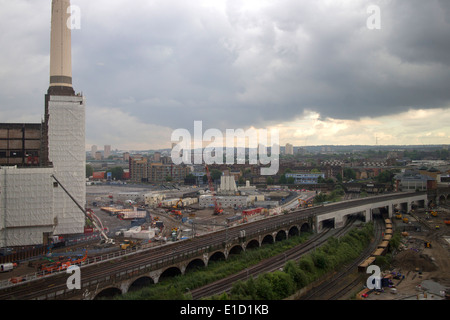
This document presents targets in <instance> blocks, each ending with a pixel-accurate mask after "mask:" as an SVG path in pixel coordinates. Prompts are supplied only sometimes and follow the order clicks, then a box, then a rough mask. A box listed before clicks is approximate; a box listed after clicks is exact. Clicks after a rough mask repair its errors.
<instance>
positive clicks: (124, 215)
mask: <svg viewBox="0 0 450 320" xmlns="http://www.w3.org/2000/svg"><path fill="white" fill-rule="evenodd" d="M118 217H119V219H121V220H132V219H143V218H146V217H147V211H131V212H123V211H122V212H120V213H119V215H118Z"/></svg>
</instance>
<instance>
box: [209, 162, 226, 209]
mask: <svg viewBox="0 0 450 320" xmlns="http://www.w3.org/2000/svg"><path fill="white" fill-rule="evenodd" d="M205 168H206V176H207V177H208V184H209V190H210V191H211V197H212V199H213V201H214V214H215V215H219V214H222V213H223V209H222V208H221V207H220V205H219V204H218V203H217V199H216V192H215V191H214V185H213V183H212V179H211V173H210V172H209V168H208V166H207V165H205Z"/></svg>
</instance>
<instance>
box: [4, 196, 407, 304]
mask: <svg viewBox="0 0 450 320" xmlns="http://www.w3.org/2000/svg"><path fill="white" fill-rule="evenodd" d="M404 196H405V194H392V195H385V196H375V197H370V198H364V199H356V200H350V201H346V202H340V203H336V204H330V205H326V206H321V207H312V208H307V209H302V210H298V211H294V212H290V213H288V214H285V215H279V216H274V217H270V218H266V219H263V220H258V221H254V222H251V223H247V224H243V225H239V226H236V227H231V228H227V229H225V230H220V231H216V232H214V233H210V234H206V235H202V236H199V237H196V238H193V239H189V240H185V241H180V242H177V243H174V244H170V245H164V246H161V247H156V248H148V249H145V250H141V251H138V252H135V253H132V254H129V255H127V256H122V257H119V258H115V259H113V260H107V261H102V262H99V263H96V264H92V265H86V266H82V267H81V275H82V276H81V277H82V284H84V283H89V284H90V285H91V284H95V283H99V282H100V281H104V279H106V280H108V281H111V279H116V278H120V277H122V275H130V274H133V275H134V274H140V273H143V271H145V270H148V269H149V268H153V269H155V268H157V267H158V266H160V267H163V266H164V265H168V264H169V263H170V262H176V261H180V260H182V259H186V258H187V257H189V256H193V255H197V256H198V255H199V254H201V253H204V252H211V250H220V249H223V246H224V244H225V243H226V242H230V241H231V240H233V239H237V238H239V236H240V232H241V231H245V232H246V236H247V237H251V236H252V235H256V234H258V233H259V234H260V233H262V232H264V231H265V230H267V231H269V230H276V229H279V228H283V227H286V226H288V225H289V224H292V223H295V222H296V221H302V220H307V219H310V218H313V217H315V216H316V215H317V214H323V213H327V212H331V211H334V210H340V209H345V208H351V207H354V206H358V205H362V204H367V203H371V202H378V201H380V200H392V199H400V198H402V197H404ZM283 259H284V258H283ZM67 278H68V275H67V274H66V273H65V272H62V273H59V274H54V275H51V276H45V277H43V278H38V279H34V280H29V281H26V282H22V283H19V284H16V285H14V286H12V287H7V288H2V289H0V299H2V300H8V299H22V300H28V299H41V298H42V299H52V298H56V296H57V294H58V293H61V292H64V290H66V289H67V284H66V281H67ZM65 298H67V296H65Z"/></svg>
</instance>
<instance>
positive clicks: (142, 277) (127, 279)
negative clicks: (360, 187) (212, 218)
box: [78, 192, 427, 299]
mask: <svg viewBox="0 0 450 320" xmlns="http://www.w3.org/2000/svg"><path fill="white" fill-rule="evenodd" d="M413 204H416V205H418V206H419V207H425V206H426V204H427V194H426V193H424V192H423V193H408V194H401V195H399V194H396V195H395V196H390V197H387V196H386V195H383V196H376V197H370V198H367V199H356V200H349V201H346V202H342V203H338V204H330V205H326V206H323V207H319V208H316V210H315V211H316V212H312V211H313V210H309V211H311V212H310V213H309V214H306V215H295V214H287V215H286V216H287V217H291V219H287V221H284V220H283V222H281V223H276V224H269V223H268V224H267V226H266V227H263V228H261V229H257V230H256V231H247V229H248V228H243V227H242V226H241V227H240V228H239V230H237V231H238V232H239V233H238V234H236V232H234V233H232V232H229V231H228V230H226V231H222V236H223V237H224V238H223V241H222V242H220V243H217V244H215V245H211V246H208V247H204V248H201V249H200V250H196V251H194V252H187V253H185V254H183V255H181V256H178V257H173V258H172V260H168V261H161V264H160V266H159V267H156V268H151V267H150V266H148V267H147V266H140V267H138V266H136V268H134V269H131V270H128V271H125V270H124V271H122V272H120V273H119V274H116V275H115V277H113V278H110V279H109V281H108V282H109V283H108V284H107V283H105V284H104V285H103V286H98V285H97V284H98V283H95V285H96V286H95V290H94V291H90V290H92V288H93V286H92V285H89V284H86V289H85V290H84V291H83V298H84V299H93V298H95V297H101V296H102V295H106V296H110V295H114V294H123V293H126V292H129V291H131V290H133V289H134V288H139V287H142V286H145V285H150V284H153V283H158V282H159V281H160V279H163V278H164V277H167V276H174V275H179V274H185V273H186V272H188V271H189V270H191V269H194V268H196V267H207V266H208V263H209V261H213V260H220V259H227V258H228V256H229V255H232V254H238V253H240V252H242V251H245V250H247V249H251V248H256V247H260V246H262V245H263V244H265V243H273V242H275V241H280V240H284V239H287V238H288V237H289V236H293V235H298V234H300V233H302V232H306V231H315V232H321V231H322V230H323V228H324V226H329V225H332V226H334V228H340V227H343V226H344V225H345V222H346V220H347V219H348V218H349V217H350V216H355V215H356V216H358V215H359V216H360V217H361V218H362V220H364V221H366V222H368V221H371V220H372V217H373V214H374V213H375V210H379V209H380V208H384V209H385V210H386V211H387V212H388V215H389V217H392V215H393V212H394V210H395V209H399V210H406V211H408V212H409V211H410V210H411V207H412V205H413ZM88 288H91V289H90V290H89V289H88ZM78 298H80V297H78Z"/></svg>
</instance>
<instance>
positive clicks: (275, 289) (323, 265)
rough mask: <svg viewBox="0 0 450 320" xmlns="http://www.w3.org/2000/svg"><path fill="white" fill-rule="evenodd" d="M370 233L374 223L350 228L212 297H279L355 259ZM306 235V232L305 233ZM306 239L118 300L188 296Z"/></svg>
mask: <svg viewBox="0 0 450 320" xmlns="http://www.w3.org/2000/svg"><path fill="white" fill-rule="evenodd" d="M372 235H373V224H371V223H369V224H366V225H365V226H364V227H363V228H361V229H355V230H352V231H350V232H349V233H348V234H347V235H346V236H344V237H342V238H340V239H336V238H331V239H330V240H329V241H328V242H327V243H326V244H325V245H323V246H321V247H319V248H317V249H315V250H314V251H313V252H311V253H310V254H307V255H305V256H303V257H302V258H301V259H300V260H298V261H288V262H287V263H286V265H285V267H284V268H283V271H275V272H271V273H266V274H262V275H259V276H258V277H256V278H255V279H254V278H252V277H250V278H249V279H248V280H247V281H238V282H236V283H235V284H234V285H233V288H232V290H231V292H230V294H226V293H224V294H221V295H219V296H214V297H212V299H227V300H280V299H284V298H286V297H288V296H290V295H292V294H294V293H295V292H296V291H298V290H299V289H301V288H303V287H305V286H306V285H308V284H310V283H311V282H313V281H315V280H317V279H319V278H320V277H322V276H323V275H325V274H326V273H328V272H330V271H332V270H335V269H337V268H339V267H341V266H342V265H344V264H345V263H348V262H350V261H352V260H354V259H356V258H357V257H358V256H359V255H360V253H361V252H362V251H363V250H364V248H365V247H366V246H367V245H368V244H369V241H370V238H371V237H372ZM308 236H309V235H308ZM306 239H307V237H306V236H302V237H291V238H290V239H288V240H285V241H282V242H276V243H274V244H271V245H265V246H263V247H261V248H258V249H254V250H246V251H245V252H242V253H241V254H239V255H237V256H230V257H229V258H228V260H226V261H211V262H210V263H209V265H208V267H207V268H199V269H198V270H196V271H191V272H188V273H187V274H185V275H182V276H176V277H174V278H170V279H166V280H164V281H162V282H161V283H158V284H155V285H151V286H149V287H147V288H144V289H142V290H139V291H137V292H130V293H128V294H125V295H123V296H120V297H117V299H126V300H158V299H164V300H177V299H190V298H191V296H190V294H189V290H192V289H195V288H198V287H201V286H203V285H206V284H208V283H211V282H214V281H216V280H219V279H222V278H225V277H227V276H229V275H231V274H234V273H237V272H239V271H241V270H244V269H245V268H248V267H249V266H251V265H255V264H257V263H258V262H260V261H262V260H263V259H266V258H269V257H271V256H274V255H277V254H279V253H281V252H283V251H286V250H287V249H289V248H292V247H294V246H296V245H298V244H300V243H302V242H304V241H305V240H306Z"/></svg>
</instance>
